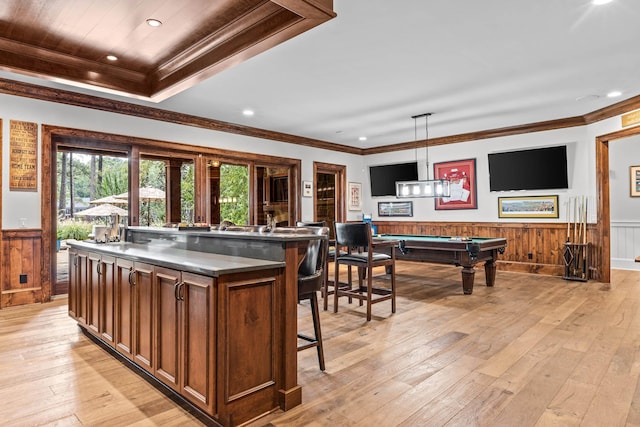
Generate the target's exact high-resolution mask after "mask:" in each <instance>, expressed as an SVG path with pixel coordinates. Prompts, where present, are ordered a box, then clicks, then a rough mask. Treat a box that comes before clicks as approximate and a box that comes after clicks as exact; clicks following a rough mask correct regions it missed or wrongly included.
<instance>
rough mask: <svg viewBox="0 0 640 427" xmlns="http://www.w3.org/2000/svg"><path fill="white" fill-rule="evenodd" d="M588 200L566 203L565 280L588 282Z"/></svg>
mask: <svg viewBox="0 0 640 427" xmlns="http://www.w3.org/2000/svg"><path fill="white" fill-rule="evenodd" d="M587 205H588V199H587V198H586V197H585V196H576V197H570V198H569V201H568V202H567V242H566V243H565V244H564V254H563V259H564V276H563V279H566V280H578V281H582V282H586V281H587V280H589V248H590V246H591V243H590V242H587V212H588V209H587V208H588V206H587Z"/></svg>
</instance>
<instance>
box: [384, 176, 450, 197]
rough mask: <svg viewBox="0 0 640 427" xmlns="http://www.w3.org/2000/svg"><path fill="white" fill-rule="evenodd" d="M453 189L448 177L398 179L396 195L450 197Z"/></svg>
mask: <svg viewBox="0 0 640 427" xmlns="http://www.w3.org/2000/svg"><path fill="white" fill-rule="evenodd" d="M450 195H451V189H450V187H449V181H447V180H446V179H430V180H421V181H397V182H396V197H399V198H412V197H449V196H450Z"/></svg>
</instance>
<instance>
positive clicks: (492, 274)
mask: <svg viewBox="0 0 640 427" xmlns="http://www.w3.org/2000/svg"><path fill="white" fill-rule="evenodd" d="M484 275H485V277H486V279H487V286H493V284H494V283H495V282H496V263H495V260H493V259H490V260H488V261H487V262H485V263H484Z"/></svg>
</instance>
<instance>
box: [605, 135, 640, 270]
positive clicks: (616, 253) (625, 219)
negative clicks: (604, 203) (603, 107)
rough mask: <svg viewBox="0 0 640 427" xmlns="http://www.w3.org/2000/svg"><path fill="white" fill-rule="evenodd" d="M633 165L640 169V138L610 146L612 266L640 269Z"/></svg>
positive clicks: (638, 203) (639, 224)
mask: <svg viewBox="0 0 640 427" xmlns="http://www.w3.org/2000/svg"><path fill="white" fill-rule="evenodd" d="M630 166H640V135H634V136H631V137H628V138H623V139H618V140H615V141H611V142H610V143H609V192H610V193H609V196H610V199H609V202H610V209H611V266H612V267H613V268H625V269H630V270H640V263H638V262H635V257H637V256H640V197H631V177H630V170H629V167H630Z"/></svg>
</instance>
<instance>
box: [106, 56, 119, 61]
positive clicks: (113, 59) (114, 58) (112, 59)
mask: <svg viewBox="0 0 640 427" xmlns="http://www.w3.org/2000/svg"><path fill="white" fill-rule="evenodd" d="M107 59H108V60H109V61H117V60H118V57H117V56H115V55H107Z"/></svg>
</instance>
